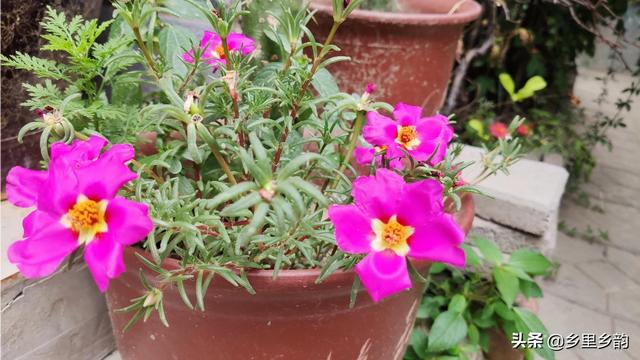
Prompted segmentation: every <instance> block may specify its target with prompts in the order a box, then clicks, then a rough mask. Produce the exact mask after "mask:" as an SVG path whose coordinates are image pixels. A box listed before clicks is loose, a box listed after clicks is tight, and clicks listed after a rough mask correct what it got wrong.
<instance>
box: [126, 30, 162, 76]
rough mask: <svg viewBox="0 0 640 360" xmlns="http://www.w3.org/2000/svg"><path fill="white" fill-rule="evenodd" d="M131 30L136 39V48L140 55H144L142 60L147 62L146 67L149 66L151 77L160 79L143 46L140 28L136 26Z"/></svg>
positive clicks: (151, 59) (147, 50) (147, 51)
mask: <svg viewBox="0 0 640 360" xmlns="http://www.w3.org/2000/svg"><path fill="white" fill-rule="evenodd" d="M132 29H133V34H134V35H135V37H136V42H137V43H138V47H139V48H140V50H141V51H142V55H144V58H145V60H146V61H147V65H149V68H150V69H151V71H153V75H154V76H155V77H156V78H160V77H159V76H158V70H157V69H156V65H155V63H154V62H153V58H152V57H151V53H149V49H147V46H146V45H145V44H144V40H143V39H142V35H141V34H140V28H139V27H137V26H134V27H133V28H132Z"/></svg>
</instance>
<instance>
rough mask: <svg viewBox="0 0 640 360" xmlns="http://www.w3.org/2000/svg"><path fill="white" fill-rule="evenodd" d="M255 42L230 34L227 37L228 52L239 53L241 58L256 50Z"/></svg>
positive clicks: (240, 35) (239, 35)
mask: <svg viewBox="0 0 640 360" xmlns="http://www.w3.org/2000/svg"><path fill="white" fill-rule="evenodd" d="M255 44H256V42H255V40H253V39H252V38H250V37H248V36H245V35H244V34H240V33H233V32H232V33H230V34H229V36H228V37H227V45H228V46H229V50H234V51H240V52H241V54H242V56H246V55H248V54H250V53H252V52H253V51H254V50H255V49H256V45H255Z"/></svg>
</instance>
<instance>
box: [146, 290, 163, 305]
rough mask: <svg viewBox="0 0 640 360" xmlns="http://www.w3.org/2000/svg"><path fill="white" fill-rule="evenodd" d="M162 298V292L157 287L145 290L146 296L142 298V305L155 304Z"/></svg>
mask: <svg viewBox="0 0 640 360" xmlns="http://www.w3.org/2000/svg"><path fill="white" fill-rule="evenodd" d="M161 298H162V293H161V292H160V290H158V289H153V290H150V291H147V297H146V298H144V302H143V303H142V306H143V307H149V306H155V305H156V304H157V303H158V301H160V299H161Z"/></svg>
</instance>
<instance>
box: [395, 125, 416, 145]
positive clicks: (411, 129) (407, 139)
mask: <svg viewBox="0 0 640 360" xmlns="http://www.w3.org/2000/svg"><path fill="white" fill-rule="evenodd" d="M396 143H398V144H400V145H402V146H404V148H405V149H407V150H413V149H415V148H417V147H418V145H420V140H419V139H418V132H417V130H416V127H415V126H398V136H397V137H396Z"/></svg>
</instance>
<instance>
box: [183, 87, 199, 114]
mask: <svg viewBox="0 0 640 360" xmlns="http://www.w3.org/2000/svg"><path fill="white" fill-rule="evenodd" d="M197 100H198V94H197V93H196V92H195V91H189V92H188V93H187V98H186V99H185V100H184V105H183V107H182V109H183V110H184V112H186V113H188V114H192V113H195V112H197V106H196V101H197Z"/></svg>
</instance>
